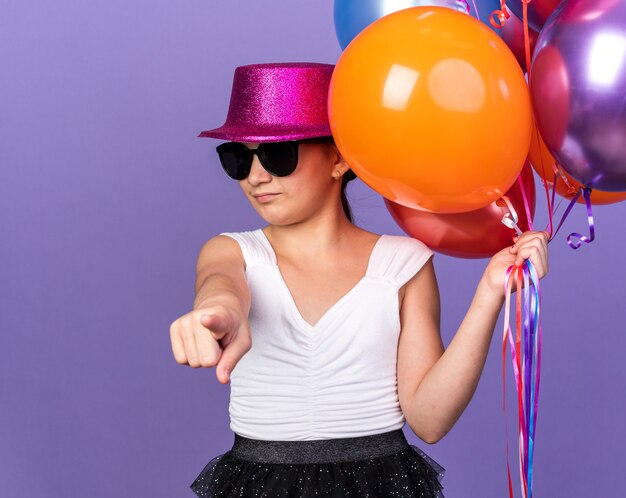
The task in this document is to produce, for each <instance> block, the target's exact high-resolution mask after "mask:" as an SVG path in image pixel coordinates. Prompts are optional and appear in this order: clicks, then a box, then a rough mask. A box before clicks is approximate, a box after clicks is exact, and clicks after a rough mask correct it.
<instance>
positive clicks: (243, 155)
mask: <svg viewBox="0 0 626 498" xmlns="http://www.w3.org/2000/svg"><path fill="white" fill-rule="evenodd" d="M217 153H218V155H219V157H220V162H221V163H222V167H223V168H224V171H226V174H228V176H230V177H231V178H233V179H235V180H243V179H244V178H246V177H247V176H248V174H249V173H250V166H251V165H252V153H251V152H250V150H249V149H248V148H247V147H246V146H245V145H243V144H239V143H234V142H227V143H224V144H221V145H219V146H218V147H217Z"/></svg>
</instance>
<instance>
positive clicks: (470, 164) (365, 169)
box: [329, 0, 626, 497]
mask: <svg viewBox="0 0 626 498" xmlns="http://www.w3.org/2000/svg"><path fill="white" fill-rule="evenodd" d="M492 2H495V4H494V3H488V2H487V0H478V3H479V4H480V5H481V9H482V10H483V16H482V17H483V19H481V17H480V16H479V15H478V6H477V5H476V2H475V1H474V0H472V2H471V5H470V3H468V2H467V0H395V1H394V0H336V1H335V12H334V15H335V29H336V32H337V37H338V39H339V41H340V44H341V46H342V48H343V49H344V50H343V53H342V54H341V57H340V58H339V61H338V62H337V65H336V68H335V71H334V74H333V78H332V81H331V85H330V93H329V117H330V123H331V128H332V132H333V135H334V137H335V142H336V143H337V145H338V147H339V149H340V151H341V152H342V154H343V156H344V158H345V159H346V161H347V162H348V164H349V165H350V166H351V168H352V169H353V171H354V172H355V173H356V174H357V176H358V177H359V178H360V179H361V180H362V181H363V182H365V183H366V184H367V185H369V186H370V187H371V188H372V189H374V190H375V191H377V192H378V193H380V194H381V195H382V196H383V197H384V200H385V205H386V206H387V208H388V210H389V212H390V213H391V215H392V216H393V218H394V219H395V221H396V222H397V223H398V224H399V225H400V227H401V228H402V229H403V230H404V231H405V232H407V233H408V234H409V235H411V236H414V237H416V238H418V239H420V240H422V241H424V242H425V243H426V244H428V245H429V246H430V247H431V248H432V249H434V250H436V251H439V252H442V253H444V254H448V255H451V256H457V257H465V258H481V257H490V256H492V255H493V254H495V253H496V252H498V251H499V250H501V249H503V248H505V247H507V246H508V245H510V244H511V241H512V238H513V237H514V236H515V235H517V234H518V233H520V232H521V230H527V229H533V216H534V210H535V195H536V194H535V185H534V179H533V173H532V171H533V169H534V171H535V172H536V173H537V174H538V175H539V177H540V178H541V183H542V185H543V187H544V189H545V192H546V198H547V201H548V215H549V232H550V234H551V240H552V239H553V238H554V236H555V235H556V233H557V232H558V231H559V229H560V227H561V226H562V225H563V222H564V220H565V218H566V217H567V216H568V214H569V213H570V212H571V210H572V208H573V206H574V205H575V204H576V203H577V202H584V204H585V205H586V207H587V215H588V220H589V231H590V235H589V236H585V235H581V234H578V233H572V234H570V235H569V237H568V238H567V242H568V244H569V245H570V247H572V248H574V249H576V248H578V247H580V246H581V243H582V242H585V243H588V242H591V241H593V240H594V236H595V230H594V225H593V215H592V210H591V207H592V206H591V203H592V202H594V203H596V204H608V203H613V202H620V201H622V200H626V106H624V105H623V100H624V95H626V0H564V1H563V2H561V0H508V6H507V4H506V3H505V0H492ZM472 7H473V11H472ZM507 7H508V8H507ZM485 13H487V14H490V15H489V17H486V16H485V15H484V14H485ZM468 14H470V15H468ZM474 16H475V17H474ZM485 21H487V22H485ZM500 27H501V28H502V29H501V35H502V37H500V36H499V33H498V31H500V30H499V29H498V28H500ZM524 71H527V75H526V76H525V74H524ZM529 164H530V165H531V166H532V169H531V167H530V166H529ZM550 191H551V192H550ZM557 194H558V195H560V196H562V197H563V198H565V199H568V200H569V206H568V207H567V209H566V210H565V212H564V214H563V216H562V219H561V221H560V223H559V224H558V226H557V227H556V229H555V227H554V223H553V215H554V213H555V211H556V209H555V195H557ZM515 275H517V278H518V280H519V282H520V283H521V281H522V280H523V281H524V283H525V284H527V285H525V287H524V292H523V293H521V292H519V293H518V299H517V300H516V302H517V314H516V316H517V340H516V341H514V340H513V339H512V335H511V334H512V332H511V331H510V329H509V328H508V327H509V326H508V321H507V324H506V325H505V337H504V339H503V342H504V346H505V347H506V338H507V337H509V342H510V344H511V348H512V349H511V352H512V354H513V362H514V369H516V370H515V371H516V378H517V379H518V383H517V384H516V387H517V388H518V395H519V401H520V429H521V432H520V474H521V476H522V479H521V481H522V483H521V484H522V494H523V495H524V496H525V497H526V496H532V450H533V444H532V441H533V438H534V427H535V422H534V420H535V418H536V406H537V405H536V402H537V395H538V386H539V382H538V380H539V378H538V375H539V370H540V369H539V363H540V356H541V355H540V348H541V341H540V339H539V340H538V337H539V338H540V333H539V334H538V333H537V331H540V330H541V328H540V324H539V308H540V304H539V303H540V294H539V285H538V281H535V280H534V279H533V275H534V273H533V269H532V267H531V266H530V265H529V264H528V263H524V265H523V266H522V267H519V268H517V267H516V268H511V271H510V274H509V275H508V276H507V285H508V283H510V281H511V278H513V276H515ZM507 288H508V289H509V294H508V295H507V301H506V303H507V304H506V307H505V315H506V316H507V318H508V317H509V315H510V313H509V311H510V310H509V304H510V286H508V287H507ZM518 288H520V287H519V286H518ZM521 294H523V295H521ZM520 295H521V296H520ZM522 299H523V301H522ZM524 303H525V304H524ZM522 345H523V347H520V346H522ZM515 346H517V347H515ZM503 354H504V351H503ZM507 466H508V458H507ZM509 490H510V495H511V496H512V491H511V485H510V475H509Z"/></svg>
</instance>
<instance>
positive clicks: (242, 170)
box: [216, 137, 333, 180]
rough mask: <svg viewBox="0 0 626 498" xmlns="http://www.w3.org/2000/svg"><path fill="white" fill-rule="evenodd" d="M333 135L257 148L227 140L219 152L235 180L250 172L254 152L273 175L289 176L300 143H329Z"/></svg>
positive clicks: (263, 144)
mask: <svg viewBox="0 0 626 498" xmlns="http://www.w3.org/2000/svg"><path fill="white" fill-rule="evenodd" d="M332 141H333V137H316V138H306V139H303V140H291V141H288V142H264V143H262V144H260V145H259V146H258V147H257V148H256V149H248V147H246V146H245V145H244V144H242V143H239V142H226V143H223V144H220V145H218V146H217V148H216V150H217V154H218V155H219V157H220V163H222V167H223V168H224V171H226V174H227V175H228V176H230V177H231V178H233V179H234V180H244V179H245V178H247V177H248V175H249V174H250V168H251V167H252V160H253V156H254V154H256V155H257V157H258V158H259V161H260V162H261V165H262V166H263V168H264V169H265V171H267V172H268V173H269V174H270V175H272V176H287V175H290V174H291V173H293V172H294V171H295V169H296V166H297V165H298V145H299V144H301V143H329V142H332Z"/></svg>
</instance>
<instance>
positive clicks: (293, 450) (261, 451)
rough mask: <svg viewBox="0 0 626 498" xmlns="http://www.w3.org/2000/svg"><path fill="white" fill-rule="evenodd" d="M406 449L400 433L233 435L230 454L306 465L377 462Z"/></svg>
mask: <svg viewBox="0 0 626 498" xmlns="http://www.w3.org/2000/svg"><path fill="white" fill-rule="evenodd" d="M409 447H410V446H409V443H408V441H407V440H406V437H405V436H404V433H403V432H402V429H396V430H393V431H390V432H383V433H380V434H370V435H368V436H357V437H347V438H337V439H313V440H303V441H268V440H261V439H250V438H247V437H244V436H241V435H239V434H237V433H235V443H234V444H233V447H232V449H231V450H230V453H231V454H232V455H233V456H235V457H237V458H239V459H241V460H249V461H254V462H262V463H292V464H307V463H333V462H345V461H351V460H364V459H367V458H378V457H382V456H387V455H391V454H393V453H397V452H399V451H402V450H405V449H407V448H409Z"/></svg>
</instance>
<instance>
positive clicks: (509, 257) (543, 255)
mask: <svg viewBox="0 0 626 498" xmlns="http://www.w3.org/2000/svg"><path fill="white" fill-rule="evenodd" d="M549 237H550V235H549V234H548V232H545V231H541V232H538V231H532V230H529V231H527V232H524V233H523V234H522V235H520V236H519V237H515V238H514V239H513V242H514V244H513V246H510V247H505V248H504V249H502V250H501V251H500V252H497V253H496V254H494V255H493V256H492V258H491V260H490V261H489V264H488V265H487V268H486V269H485V273H484V275H483V278H484V279H485V280H486V282H487V284H488V285H489V288H490V289H491V290H492V291H493V292H494V293H495V294H496V295H497V296H499V297H504V277H505V276H506V271H507V269H508V268H509V267H510V266H511V265H515V266H520V265H521V264H522V263H523V262H524V260H526V259H530V261H531V262H532V264H533V266H534V267H535V269H536V270H537V276H538V278H540V279H541V278H543V277H544V276H545V275H546V274H547V273H548V239H549ZM515 287H516V286H515V282H514V283H513V291H515V290H516V288H515Z"/></svg>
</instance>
